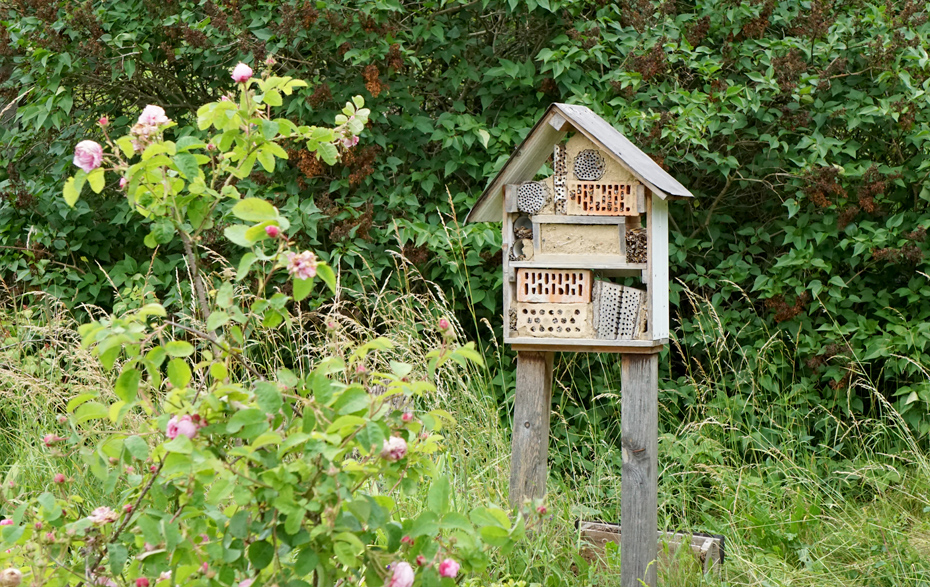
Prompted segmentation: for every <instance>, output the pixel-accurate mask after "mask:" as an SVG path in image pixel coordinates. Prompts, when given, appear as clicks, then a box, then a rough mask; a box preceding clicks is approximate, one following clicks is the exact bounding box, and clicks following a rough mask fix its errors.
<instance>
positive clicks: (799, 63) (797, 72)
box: [772, 49, 807, 93]
mask: <svg viewBox="0 0 930 587" xmlns="http://www.w3.org/2000/svg"><path fill="white" fill-rule="evenodd" d="M772 67H773V68H774V69H775V81H776V82H778V87H779V88H781V91H782V92H785V93H789V92H791V91H792V90H794V89H795V88H796V87H798V78H799V77H801V74H802V73H804V72H805V71H807V63H805V62H804V58H803V57H802V56H801V52H800V51H798V50H797V49H792V50H791V51H788V54H787V55H785V56H784V57H776V58H774V59H772Z"/></svg>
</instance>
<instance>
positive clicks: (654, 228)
mask: <svg viewBox="0 0 930 587" xmlns="http://www.w3.org/2000/svg"><path fill="white" fill-rule="evenodd" d="M649 200H650V201H649V203H647V207H650V205H651V208H650V214H649V217H648V221H647V223H648V231H649V235H648V237H647V241H646V246H647V247H648V251H649V252H648V253H647V262H648V264H649V271H650V276H649V284H648V289H649V293H650V294H651V295H650V296H649V297H650V299H651V306H650V308H649V330H650V333H651V334H652V337H651V338H653V339H657V338H668V327H669V323H668V288H669V282H668V202H666V201H665V200H660V199H659V198H654V197H653V198H649Z"/></svg>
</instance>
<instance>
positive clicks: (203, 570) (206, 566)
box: [200, 561, 210, 573]
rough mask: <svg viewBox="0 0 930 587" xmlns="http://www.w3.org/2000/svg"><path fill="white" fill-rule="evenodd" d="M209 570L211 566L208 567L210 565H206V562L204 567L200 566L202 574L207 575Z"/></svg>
mask: <svg viewBox="0 0 930 587" xmlns="http://www.w3.org/2000/svg"><path fill="white" fill-rule="evenodd" d="M209 570H210V565H208V564H207V563H206V561H204V563H203V564H202V565H200V572H201V573H206V572H207V571H209Z"/></svg>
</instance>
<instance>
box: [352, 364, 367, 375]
mask: <svg viewBox="0 0 930 587" xmlns="http://www.w3.org/2000/svg"><path fill="white" fill-rule="evenodd" d="M366 371H368V369H366V368H365V365H358V366H357V367H356V368H355V372H356V373H365V372H366Z"/></svg>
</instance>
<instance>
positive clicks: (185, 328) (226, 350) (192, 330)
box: [165, 320, 265, 381]
mask: <svg viewBox="0 0 930 587" xmlns="http://www.w3.org/2000/svg"><path fill="white" fill-rule="evenodd" d="M165 324H168V325H169V326H174V327H175V328H180V329H181V330H183V331H185V332H190V333H191V334H195V335H197V336H199V337H200V338H202V339H204V340H206V341H208V342H210V343H211V344H212V345H213V346H215V347H216V348H218V349H220V350H221V351H223V352H224V353H229V355H230V356H231V357H232V358H234V359H236V360H237V361H238V362H239V364H241V365H242V366H243V367H245V369H246V370H247V371H248V372H249V373H251V374H252V375H254V376H255V377H258V379H259V380H260V381H264V380H265V377H264V376H263V375H262V374H261V373H259V372H258V371H256V370H255V368H254V367H252V366H251V365H249V363H248V361H246V360H245V358H244V357H243V356H242V355H241V354H240V353H237V352H235V351H233V350H232V349H231V348H229V347H227V346H224V345H223V344H222V343H220V341H218V340H216V338H215V337H214V336H213V335H212V334H208V333H206V332H203V331H201V330H197V329H196V328H191V327H190V326H184V325H183V324H178V323H177V322H174V321H172V320H165Z"/></svg>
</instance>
